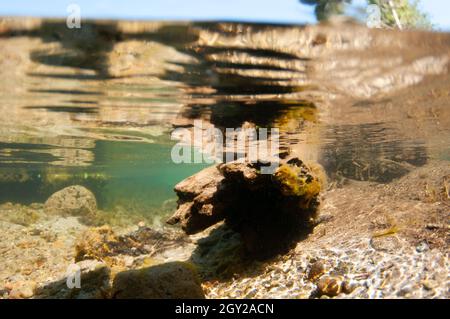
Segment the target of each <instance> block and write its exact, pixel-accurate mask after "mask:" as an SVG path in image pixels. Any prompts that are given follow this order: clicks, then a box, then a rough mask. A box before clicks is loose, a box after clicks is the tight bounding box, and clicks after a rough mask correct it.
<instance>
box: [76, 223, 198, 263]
mask: <svg viewBox="0 0 450 319" xmlns="http://www.w3.org/2000/svg"><path fill="white" fill-rule="evenodd" d="M189 242H190V240H189V238H187V236H186V235H184V234H182V233H180V232H177V231H171V230H165V231H158V230H154V229H151V228H149V227H140V228H139V229H138V230H136V231H134V232H131V233H129V234H126V235H123V236H117V235H116V234H115V233H114V232H113V230H112V228H111V227H110V226H106V225H105V226H102V227H94V228H90V229H88V230H86V231H85V232H84V233H83V234H82V235H81V236H80V239H79V241H78V242H77V244H76V245H75V261H81V260H89V259H95V260H100V261H104V262H107V263H108V262H110V261H111V258H114V257H117V256H120V255H124V256H139V255H144V254H150V255H153V254H156V253H158V252H160V251H164V250H166V249H169V248H172V247H183V246H184V245H186V244H188V243H189Z"/></svg>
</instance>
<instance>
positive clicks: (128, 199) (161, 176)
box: [0, 136, 206, 215]
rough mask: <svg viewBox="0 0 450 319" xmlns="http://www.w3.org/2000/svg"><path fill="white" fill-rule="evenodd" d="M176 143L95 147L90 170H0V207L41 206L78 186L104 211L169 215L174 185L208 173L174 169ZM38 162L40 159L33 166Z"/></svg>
mask: <svg viewBox="0 0 450 319" xmlns="http://www.w3.org/2000/svg"><path fill="white" fill-rule="evenodd" d="M174 143H175V142H173V141H170V140H169V139H168V137H167V136H164V137H163V138H160V139H159V140H158V141H157V142H155V143H130V142H119V141H96V143H95V147H94V149H92V152H93V155H94V156H93V157H94V160H93V162H92V163H90V165H89V166H81V167H80V166H78V167H64V166H50V165H48V164H45V163H40V164H30V163H25V164H22V165H20V164H19V165H18V164H16V165H14V167H11V166H6V165H2V166H3V167H1V169H0V187H1V192H0V201H1V202H7V201H12V202H19V203H23V204H30V203H33V202H44V201H45V200H46V199H47V198H48V197H49V196H50V195H51V194H52V193H53V192H56V191H58V190H59V189H62V188H64V187H66V186H70V185H74V184H77V185H83V186H85V187H87V188H88V189H90V190H91V191H92V192H93V193H94V194H95V196H96V198H97V202H98V206H99V208H100V209H102V210H106V211H113V210H116V209H121V210H124V211H125V212H129V213H139V214H142V215H145V214H149V215H151V214H164V213H169V212H170V210H171V209H173V208H174V207H175V200H176V196H175V193H174V191H173V187H174V185H175V184H176V183H178V182H179V181H181V180H183V179H184V178H186V177H188V176H190V175H192V174H194V173H195V172H197V171H199V170H201V169H202V168H204V167H206V165H205V164H186V163H183V164H175V163H173V161H172V160H171V157H170V152H171V148H172V146H173V145H174ZM194 151H195V150H194ZM37 158H39V154H36V155H35V156H34V160H36V159H37Z"/></svg>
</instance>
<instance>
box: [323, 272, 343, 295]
mask: <svg viewBox="0 0 450 319" xmlns="http://www.w3.org/2000/svg"><path fill="white" fill-rule="evenodd" d="M317 291H318V293H319V295H320V296H323V295H325V296H329V297H335V296H337V295H339V294H340V293H341V291H342V278H340V277H329V276H327V277H322V278H321V279H320V280H319V282H318V283H317Z"/></svg>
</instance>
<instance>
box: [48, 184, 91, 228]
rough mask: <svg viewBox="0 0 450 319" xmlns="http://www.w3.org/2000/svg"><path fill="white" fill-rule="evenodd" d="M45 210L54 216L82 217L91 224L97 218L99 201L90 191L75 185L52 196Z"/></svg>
mask: <svg viewBox="0 0 450 319" xmlns="http://www.w3.org/2000/svg"><path fill="white" fill-rule="evenodd" d="M44 210H45V211H46V212H47V213H49V214H54V215H61V216H80V217H82V220H83V221H84V222H86V223H89V222H92V220H93V219H94V218H95V215H96V212H97V201H96V200H95V196H94V194H92V192H91V191H90V190H88V189H87V188H85V187H83V186H79V185H74V186H69V187H66V188H64V189H62V190H60V191H58V192H56V193H54V194H53V195H51V196H50V197H49V198H48V199H47V201H46V202H45V205H44Z"/></svg>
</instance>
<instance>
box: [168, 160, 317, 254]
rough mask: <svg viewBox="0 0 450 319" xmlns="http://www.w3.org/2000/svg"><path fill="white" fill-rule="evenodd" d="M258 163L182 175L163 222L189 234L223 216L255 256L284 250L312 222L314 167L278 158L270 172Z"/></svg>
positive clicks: (215, 168) (314, 213)
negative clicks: (175, 205)
mask: <svg viewBox="0 0 450 319" xmlns="http://www.w3.org/2000/svg"><path fill="white" fill-rule="evenodd" d="M263 166H264V165H263V164H262V163H243V162H237V161H236V162H229V163H224V164H220V165H217V166H212V167H209V168H207V169H205V170H203V171H201V172H199V173H197V174H195V175H193V176H191V177H189V178H187V179H186V180H184V181H182V182H181V183H179V184H178V185H177V186H176V187H175V191H176V193H177V195H178V198H179V200H178V209H177V211H176V212H175V214H174V215H173V216H172V217H171V218H170V219H169V220H168V221H167V223H169V224H171V225H174V224H180V225H181V227H182V229H183V230H184V231H185V232H186V233H187V234H193V233H197V232H200V231H202V230H204V229H206V228H207V227H209V226H211V225H214V224H216V223H217V222H219V221H221V220H225V222H226V223H227V225H228V226H230V227H231V228H232V229H233V230H234V231H236V232H238V233H240V234H241V237H242V239H243V241H244V244H245V247H246V249H247V251H248V252H249V253H251V254H253V255H254V256H255V257H261V258H266V257H270V256H273V255H274V254H277V253H280V252H281V250H287V249H289V248H290V247H291V246H292V243H293V241H295V240H296V239H297V238H299V237H301V236H303V235H304V234H305V232H308V231H310V230H311V228H312V226H313V225H314V218H315V217H316V215H317V214H316V213H317V207H318V204H319V201H318V194H319V192H320V189H321V187H322V182H323V181H322V180H321V176H319V174H317V172H319V171H320V169H317V168H316V167H312V166H310V165H306V164H304V163H303V162H302V161H301V160H299V159H298V158H291V159H286V160H283V161H282V163H281V165H280V166H279V167H278V169H277V170H276V171H275V174H273V175H271V174H263V173H262V167H263Z"/></svg>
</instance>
